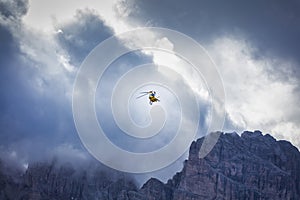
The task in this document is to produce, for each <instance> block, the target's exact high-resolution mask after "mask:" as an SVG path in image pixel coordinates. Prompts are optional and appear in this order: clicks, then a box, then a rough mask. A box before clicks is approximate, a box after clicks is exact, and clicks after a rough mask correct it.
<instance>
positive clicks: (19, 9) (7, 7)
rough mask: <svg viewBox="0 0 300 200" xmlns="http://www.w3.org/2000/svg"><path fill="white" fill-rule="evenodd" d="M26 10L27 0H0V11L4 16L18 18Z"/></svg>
mask: <svg viewBox="0 0 300 200" xmlns="http://www.w3.org/2000/svg"><path fill="white" fill-rule="evenodd" d="M27 10H28V0H14V1H0V13H1V15H2V16H3V17H5V18H9V17H13V18H20V17H21V16H23V15H25V14H26V13H27Z"/></svg>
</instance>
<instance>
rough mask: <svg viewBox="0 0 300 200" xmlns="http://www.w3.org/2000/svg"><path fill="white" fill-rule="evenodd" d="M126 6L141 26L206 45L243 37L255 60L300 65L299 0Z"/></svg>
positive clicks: (193, 0) (169, 0)
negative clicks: (271, 59)
mask: <svg viewBox="0 0 300 200" xmlns="http://www.w3.org/2000/svg"><path fill="white" fill-rule="evenodd" d="M124 4H126V5H129V6H130V7H131V14H130V16H131V18H130V19H132V20H137V19H138V20H139V21H140V22H142V24H150V25H154V26H163V27H167V28H173V29H175V30H178V31H182V32H183V33H186V34H188V35H190V36H192V37H193V38H195V39H197V40H198V41H200V42H201V43H204V44H205V43H206V44H207V43H208V42H209V41H210V40H212V39H214V38H216V37H218V36H222V35H226V34H229V35H236V36H242V37H245V38H246V39H247V40H248V41H250V42H251V43H252V44H254V45H255V47H256V48H257V49H259V51H258V52H257V54H256V55H253V56H254V57H257V58H259V57H260V56H270V55H271V56H275V57H279V58H284V59H288V60H290V59H291V60H292V61H295V62H298V64H299V62H300V57H299V52H300V46H299V44H300V37H299V35H300V26H299V25H300V12H299V10H300V1H297V0H288V1H280V0H275V1H272V0H268V1H259V0H254V1H237V0H230V1H215V0H212V1H198V0H189V1H183V0H177V1H173V0H163V1H159V0H154V1H147V0H142V1H137V0H127V1H126V3H124ZM276 67H277V68H280V66H276ZM293 70H295V71H296V72H297V73H299V71H300V70H299V68H297V69H295V68H294V69H293ZM281 71H284V70H281ZM298 75H299V74H298Z"/></svg>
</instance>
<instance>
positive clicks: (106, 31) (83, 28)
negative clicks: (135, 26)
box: [58, 9, 113, 65]
mask: <svg viewBox="0 0 300 200" xmlns="http://www.w3.org/2000/svg"><path fill="white" fill-rule="evenodd" d="M58 28H59V29H60V30H62V33H60V34H58V40H59V42H60V44H61V45H62V47H63V48H65V49H66V51H67V52H68V53H69V54H70V56H71V62H72V63H73V64H75V65H78V64H80V63H81V62H82V61H83V59H84V58H85V57H86V56H87V54H88V53H89V52H90V51H91V50H92V49H93V48H94V47H96V45H98V44H99V43H100V42H102V41H103V40H105V39H107V38H108V37H110V36H112V35H113V31H112V29H111V28H110V27H108V26H107V25H105V23H104V22H103V21H102V20H101V18H100V16H99V15H98V14H97V13H96V12H95V11H92V10H88V9H86V10H78V11H77V13H76V15H75V18H74V19H73V20H72V21H69V22H67V23H65V24H59V25H58Z"/></svg>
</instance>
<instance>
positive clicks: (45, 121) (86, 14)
mask: <svg viewBox="0 0 300 200" xmlns="http://www.w3.org/2000/svg"><path fill="white" fill-rule="evenodd" d="M299 11H300V2H299V1H297V0H287V1H279V0H273V1H271V0H268V1H259V0H254V1H249V2H241V1H236V0H229V1H226V2H225V1H215V0H212V1H198V0H188V1H182V0H175V1H174V0H172V1H171V0H162V1H158V0H151V1H146V0H139V1H138V0H112V1H109V0H98V1H96V0H85V1H84V0H64V1H58V0H15V1H11V0H0V77H1V79H0V94H1V98H0V110H1V112H0V127H1V133H0V149H1V157H5V158H7V159H8V160H17V161H18V162H19V163H21V164H22V165H24V166H27V165H26V163H28V162H30V161H39V160H42V159H45V157H49V156H50V157H51V156H53V155H59V156H61V157H62V159H64V160H69V161H70V162H75V163H76V162H77V161H78V160H79V161H85V160H88V159H91V155H90V154H89V153H88V151H87V149H86V146H85V145H84V144H83V143H82V141H81V140H80V137H79V136H78V134H77V130H76V127H75V123H74V119H73V112H72V95H73V89H74V84H75V80H76V76H77V74H78V73H79V69H80V66H82V63H83V61H84V59H85V58H86V57H87V56H88V55H90V53H91V51H92V50H93V49H94V48H95V47H96V46H97V45H98V44H100V43H101V42H102V41H104V40H105V39H107V38H109V37H111V36H114V35H115V34H117V36H116V38H117V39H118V40H119V41H120V43H121V45H122V47H124V48H126V49H135V48H136V47H139V46H145V45H147V44H148V43H155V44H158V46H159V47H160V48H162V49H167V50H171V51H172V50H175V49H177V47H176V44H175V43H172V41H171V40H170V38H167V37H163V38H161V37H160V36H159V35H157V34H156V33H155V32H151V31H144V32H143V33H142V34H141V35H132V37H131V38H122V33H124V32H126V31H130V30H133V29H136V28H142V27H162V28H168V29H171V30H175V31H178V32H180V33H183V34H185V35H187V36H188V37H190V38H192V39H193V40H194V41H196V42H198V43H199V44H200V45H202V47H203V48H204V49H205V52H206V53H207V56H208V57H209V58H210V59H211V60H212V62H213V63H214V66H215V68H216V70H217V71H218V74H219V76H220V78H221V81H222V86H223V87H224V93H225V104H224V108H225V123H224V126H223V129H222V130H221V131H226V132H232V131H236V132H238V133H241V132H242V131H243V130H261V131H262V132H264V133H270V134H271V135H272V136H274V137H275V138H276V139H285V140H288V141H290V142H291V143H292V144H293V145H295V146H297V147H298V148H299V147H300V139H299V138H300V137H299V134H300V127H299V126H300V107H299V102H300V101H299V100H300V88H299V86H300V84H299V81H300V78H299V77H300V56H299V52H300V47H299V44H300V38H299V35H300V12H299ZM118 34H119V35H118ZM190 54H191V57H193V56H194V57H197V56H199V55H198V54H197V52H190ZM101 56H103V57H104V58H105V57H106V56H109V55H106V54H105V52H104V53H103V54H102V55H101ZM146 63H154V64H156V65H170V69H172V70H174V71H175V72H176V73H178V74H181V75H182V76H183V80H179V79H176V80H177V82H176V81H174V84H171V86H170V87H173V88H175V91H186V92H187V93H188V95H190V94H194V95H196V96H197V102H198V104H199V108H200V111H201V113H200V114H199V117H200V119H199V130H198V132H197V135H196V138H197V137H200V136H203V133H205V132H206V131H207V130H208V129H209V128H208V124H209V122H210V117H211V102H210V100H211V95H212V93H209V92H208V88H207V86H205V79H209V77H202V78H203V79H201V78H199V77H198V76H196V77H195V76H194V74H195V72H194V71H192V70H191V68H188V67H187V66H188V64H187V63H185V62H184V61H183V60H180V58H179V57H176V56H175V55H174V54H168V53H166V52H163V51H151V50H145V49H144V50H139V51H136V52H133V53H129V54H126V55H123V56H121V57H120V58H119V59H117V60H116V61H114V62H113V63H112V64H111V66H110V67H109V68H108V69H107V70H106V71H105V73H104V75H103V77H104V79H103V80H101V82H100V86H99V87H98V88H97V91H96V97H97V98H98V99H99V100H98V101H97V102H96V106H95V107H96V111H97V116H98V119H100V120H101V122H100V124H101V125H102V126H103V129H104V130H105V132H106V133H108V134H107V137H108V138H110V139H111V141H113V143H114V144H116V145H118V146H120V147H122V148H128V150H130V151H138V152H144V151H148V150H149V149H150V150H153V149H155V148H161V147H163V146H164V145H166V144H168V143H169V142H170V141H171V138H170V135H171V136H172V134H174V132H175V131H174V130H175V129H176V126H173V124H178V121H180V119H179V118H178V117H176V114H178V113H177V112H178V111H180V103H181V104H185V105H186V104H187V103H182V102H180V101H179V102H178V99H177V100H176V98H174V95H173V93H172V92H170V91H169V90H168V88H166V87H164V85H160V86H159V85H155V86H154V85H150V86H149V85H148V86H147V85H144V86H139V87H138V88H136V90H135V93H132V94H131V98H130V99H129V100H128V104H129V110H130V113H131V114H132V116H133V117H132V119H134V121H135V123H138V124H140V125H141V126H146V125H147V124H149V123H150V122H151V119H150V118H151V116H149V115H148V114H147V115H145V114H144V113H145V112H148V111H149V109H151V107H150V106H149V105H148V101H147V98H146V99H145V101H144V100H141V99H138V101H137V100H136V99H135V98H132V96H134V95H137V94H138V92H140V91H144V90H148V89H151V88H152V87H156V89H157V90H158V91H160V93H161V94H159V95H160V96H161V99H162V100H163V99H164V100H165V101H162V102H161V104H160V106H161V107H163V109H165V110H164V111H165V114H166V116H165V117H166V119H167V121H166V124H165V125H166V127H165V128H164V129H163V130H164V131H165V134H164V135H163V136H162V137H157V138H151V140H149V141H145V142H142V143H138V144H136V143H135V142H136V141H135V140H132V139H128V138H129V137H128V136H124V135H119V133H120V132H121V131H122V130H120V127H118V124H116V123H115V122H114V116H113V114H112V110H111V109H110V98H111V96H112V93H113V89H114V85H115V84H116V83H117V81H118V80H119V79H120V77H121V76H122V74H124V73H127V72H128V71H130V70H131V69H135V66H137V65H142V64H146ZM141 73H142V74H141V76H140V77H149V76H147V72H145V71H144V72H141ZM143 73H144V74H143ZM151 74H152V73H151ZM153 74H156V75H157V76H160V75H161V76H162V77H168V78H169V79H172V78H173V79H174V77H172V76H171V75H170V73H168V72H166V71H164V68H163V67H158V68H157V69H156V71H154V72H153ZM174 76H175V75H174ZM181 83H184V84H181ZM101 84H102V86H101ZM125 85H126V84H125ZM128 87H129V86H128ZM132 87H133V86H132ZM208 87H209V86H208ZM123 88H124V87H123ZM119 91H122V89H119ZM175 93H176V92H175ZM118 94H119V93H118ZM120 94H121V93H120ZM178 95H179V94H178ZM122 102H123V101H120V102H117V104H118V103H122ZM126 102H127V101H126ZM165 102H168V103H165ZM183 102H186V101H183ZM133 105H134V106H133ZM189 108H190V109H191V108H192V104H191V105H190V106H189ZM145 109H146V110H145ZM159 116H160V115H159ZM174 116H175V117H174ZM120 120H121V122H123V121H124V122H125V126H126V125H127V124H126V123H127V119H126V117H125V118H122V119H120ZM191 121H192V122H194V121H193V120H191ZM174 127H175V128H174ZM108 154H109V152H108ZM186 156H187V154H186V153H184V154H183V155H182V157H181V158H180V159H179V160H177V162H175V163H174V164H172V165H171V166H169V167H168V168H165V169H162V170H160V171H157V172H154V173H148V174H142V175H136V177H138V178H140V179H143V178H144V179H146V178H147V177H150V176H156V177H158V178H161V179H162V180H166V179H167V178H170V176H171V175H172V174H174V172H175V171H178V170H180V168H181V167H182V160H184V159H186ZM125 160H126V159H125Z"/></svg>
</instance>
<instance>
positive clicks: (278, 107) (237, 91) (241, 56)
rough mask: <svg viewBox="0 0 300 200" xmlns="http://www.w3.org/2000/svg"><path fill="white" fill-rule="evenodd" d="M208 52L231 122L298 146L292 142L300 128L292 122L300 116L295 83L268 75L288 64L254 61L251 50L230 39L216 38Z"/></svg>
mask: <svg viewBox="0 0 300 200" xmlns="http://www.w3.org/2000/svg"><path fill="white" fill-rule="evenodd" d="M209 52H210V54H211V56H212V57H213V59H214V61H215V62H216V64H217V66H218V67H219V70H220V72H221V76H222V78H223V81H224V85H225V91H226V97H227V101H226V102H227V105H226V110H227V112H228V115H229V117H230V119H231V120H232V121H233V123H235V125H237V126H238V127H242V128H243V129H248V130H254V129H260V130H262V131H264V132H270V133H272V134H273V135H274V136H275V137H277V138H280V139H287V140H291V139H292V142H293V143H294V144H295V145H296V144H297V145H298V147H299V144H300V143H299V141H295V140H296V136H297V135H299V131H297V130H299V129H300V126H299V125H298V124H297V122H296V120H297V119H298V118H299V113H300V110H299V108H298V106H297V100H296V99H297V94H296V93H295V89H296V87H297V83H296V81H295V80H293V79H292V78H289V79H276V78H274V76H272V74H271V73H276V70H277V68H279V66H282V65H284V66H289V65H291V64H290V63H289V61H285V60H276V59H273V58H267V57H263V58H260V59H255V58H253V54H254V53H257V51H256V50H255V48H253V47H251V45H250V44H248V43H247V42H245V41H243V40H237V39H234V38H231V37H223V38H219V39H216V40H215V41H214V42H213V43H212V44H211V45H210V46H209ZM288 69H289V68H286V72H287V74H285V75H287V76H288V75H289V74H290V72H289V70H288ZM295 115H298V118H297V117H295Z"/></svg>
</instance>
